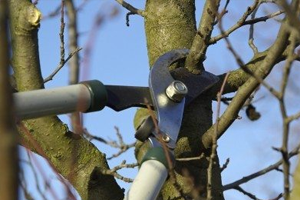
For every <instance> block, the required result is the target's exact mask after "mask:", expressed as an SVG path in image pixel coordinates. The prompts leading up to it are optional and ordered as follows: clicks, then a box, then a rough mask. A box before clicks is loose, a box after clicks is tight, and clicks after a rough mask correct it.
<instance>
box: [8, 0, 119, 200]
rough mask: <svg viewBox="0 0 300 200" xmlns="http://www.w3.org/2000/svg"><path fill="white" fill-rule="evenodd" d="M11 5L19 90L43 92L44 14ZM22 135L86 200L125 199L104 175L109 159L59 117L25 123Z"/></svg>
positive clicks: (17, 0)
mask: <svg viewBox="0 0 300 200" xmlns="http://www.w3.org/2000/svg"><path fill="white" fill-rule="evenodd" d="M9 2H10V5H9V6H10V30H11V31H10V33H11V38H12V50H13V58H12V66H13V70H14V75H15V78H16V82H17V89H18V91H26V90H34V89H40V88H43V87H44V84H43V78H42V76H41V70H40V61H39V51H38V37H37V33H38V28H39V23H40V17H41V13H40V12H39V10H38V9H36V7H35V6H34V5H32V4H31V3H30V1H28V0H10V1H9ZM19 131H20V133H21V134H22V139H23V140H22V141H24V142H23V144H22V145H24V146H27V147H29V148H31V149H32V150H34V151H36V152H37V153H39V154H41V155H42V156H43V157H45V158H46V159H47V160H48V161H49V162H50V163H51V165H52V166H53V168H55V169H56V170H57V172H58V173H60V174H61V175H62V176H64V177H65V178H66V179H67V180H68V181H70V183H71V184H72V185H73V186H74V187H75V188H76V190H77V191H78V193H79V194H80V196H81V198H82V199H91V200H93V199H116V200H120V199H122V198H123V196H124V194H123V191H122V190H121V188H120V187H119V186H118V184H117V183H116V181H115V179H114V177H112V176H110V175H105V174H103V173H102V172H103V171H105V170H107V169H108V164H107V162H106V158H105V155H104V154H103V153H101V152H100V151H99V150H98V149H97V148H96V147H95V146H94V145H93V144H92V143H90V142H89V141H87V140H86V139H85V138H83V137H81V136H80V135H76V134H73V133H72V132H70V131H69V130H68V128H67V126H66V125H64V124H63V123H62V122H61V121H60V120H59V119H58V118H57V117H43V118H38V119H33V120H26V121H23V122H22V124H19ZM75 148H76V151H75Z"/></svg>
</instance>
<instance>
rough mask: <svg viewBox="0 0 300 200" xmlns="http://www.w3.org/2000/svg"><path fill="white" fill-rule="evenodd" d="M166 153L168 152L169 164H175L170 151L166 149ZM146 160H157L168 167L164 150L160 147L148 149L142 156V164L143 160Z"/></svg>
mask: <svg viewBox="0 0 300 200" xmlns="http://www.w3.org/2000/svg"><path fill="white" fill-rule="evenodd" d="M168 153H169V156H170V160H171V164H172V167H173V166H174V164H175V158H174V155H173V154H172V153H171V152H170V151H168ZM147 160H157V161H159V162H160V163H162V164H163V165H164V166H165V167H166V168H167V169H169V168H170V165H169V163H168V159H167V157H166V152H165V151H164V149H163V148H162V147H153V148H151V149H149V150H148V151H147V153H146V154H145V156H144V157H143V160H142V164H143V162H145V161H147Z"/></svg>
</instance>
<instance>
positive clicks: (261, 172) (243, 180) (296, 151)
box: [223, 145, 300, 191]
mask: <svg viewBox="0 0 300 200" xmlns="http://www.w3.org/2000/svg"><path fill="white" fill-rule="evenodd" d="M299 149H300V145H298V146H297V147H296V148H294V149H293V150H292V151H291V152H290V153H289V154H288V159H290V158H292V157H293V156H295V155H298V154H299ZM282 163H283V159H281V160H279V161H277V162H276V163H274V164H272V165H270V166H268V167H266V168H264V169H262V170H259V171H257V172H255V173H253V174H250V175H248V176H244V177H243V178H241V179H239V180H237V181H234V182H233V183H229V184H226V185H224V187H223V190H224V191H225V190H229V189H233V188H234V187H236V186H239V185H241V184H243V183H246V182H248V181H250V180H253V179H255V178H257V177H259V176H262V175H264V174H266V173H268V172H270V171H272V170H276V169H277V168H278V167H279V166H280V165H282Z"/></svg>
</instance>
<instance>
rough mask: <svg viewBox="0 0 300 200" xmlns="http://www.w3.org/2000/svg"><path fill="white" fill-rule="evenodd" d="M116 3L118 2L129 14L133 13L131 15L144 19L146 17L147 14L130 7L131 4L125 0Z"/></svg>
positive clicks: (117, 0) (118, 0)
mask: <svg viewBox="0 0 300 200" xmlns="http://www.w3.org/2000/svg"><path fill="white" fill-rule="evenodd" d="M116 2H118V3H119V4H120V5H121V6H123V7H124V8H126V9H127V10H128V11H129V13H131V14H134V15H140V16H142V17H144V16H145V12H144V11H143V10H140V9H137V8H135V7H133V6H132V5H130V4H129V3H127V2H126V1H124V0H116Z"/></svg>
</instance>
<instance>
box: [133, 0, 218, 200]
mask: <svg viewBox="0 0 300 200" xmlns="http://www.w3.org/2000/svg"><path fill="white" fill-rule="evenodd" d="M145 31H146V37H147V47H148V56H149V63H150V66H151V65H152V64H153V63H154V62H155V60H156V59H157V58H158V57H159V56H160V55H162V54H163V53H165V52H167V51H169V50H172V49H178V48H190V46H191V45H192V42H193V39H194V37H195V34H196V22H195V2H194V0H179V1H172V0H147V1H146V9H145ZM211 99H212V97H211V96H207V95H206V96H201V97H199V98H198V99H196V100H195V101H194V102H193V103H192V104H191V105H190V106H189V107H188V108H186V111H185V114H184V118H183V123H182V129H181V131H180V135H179V139H178V142H177V147H176V149H175V156H176V158H181V157H195V156H199V155H200V154H201V153H204V154H205V156H204V157H203V158H202V159H200V160H196V161H189V162H177V163H176V167H175V171H176V178H177V182H178V184H179V185H180V186H181V188H182V192H183V193H184V197H182V196H181V195H182V194H180V192H179V190H178V189H176V187H175V185H174V184H173V183H172V182H171V181H170V180H168V181H167V182H166V183H165V185H164V187H163V189H162V192H161V196H160V199H164V200H166V199H189V197H192V196H194V197H195V193H196V196H202V197H205V196H206V183H207V167H208V157H209V154H210V149H204V148H203V146H202V145H201V136H202V134H203V133H205V131H206V130H207V129H208V128H209V127H210V126H211V125H212V108H211V103H212V100H211ZM146 113H147V111H145V110H140V111H138V112H137V114H136V117H135V124H136V125H137V124H138V123H139V122H140V121H141V119H142V118H143V117H144V115H145V114H146ZM147 147H148V145H142V144H140V143H139V144H138V145H137V150H136V155H137V158H138V159H140V158H141V157H142V156H143V154H144V152H145V149H146V148H147ZM187 174H188V175H189V176H190V177H193V180H194V181H193V182H191V180H190V178H189V177H187V176H186V175H187ZM213 183H214V184H213V186H212V190H213V194H214V196H213V199H223V194H222V183H221V176H220V170H219V163H218V160H216V162H215V164H214V167H213ZM195 191H196V192H195ZM192 193H193V194H192ZM188 196H189V197H188Z"/></svg>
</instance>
